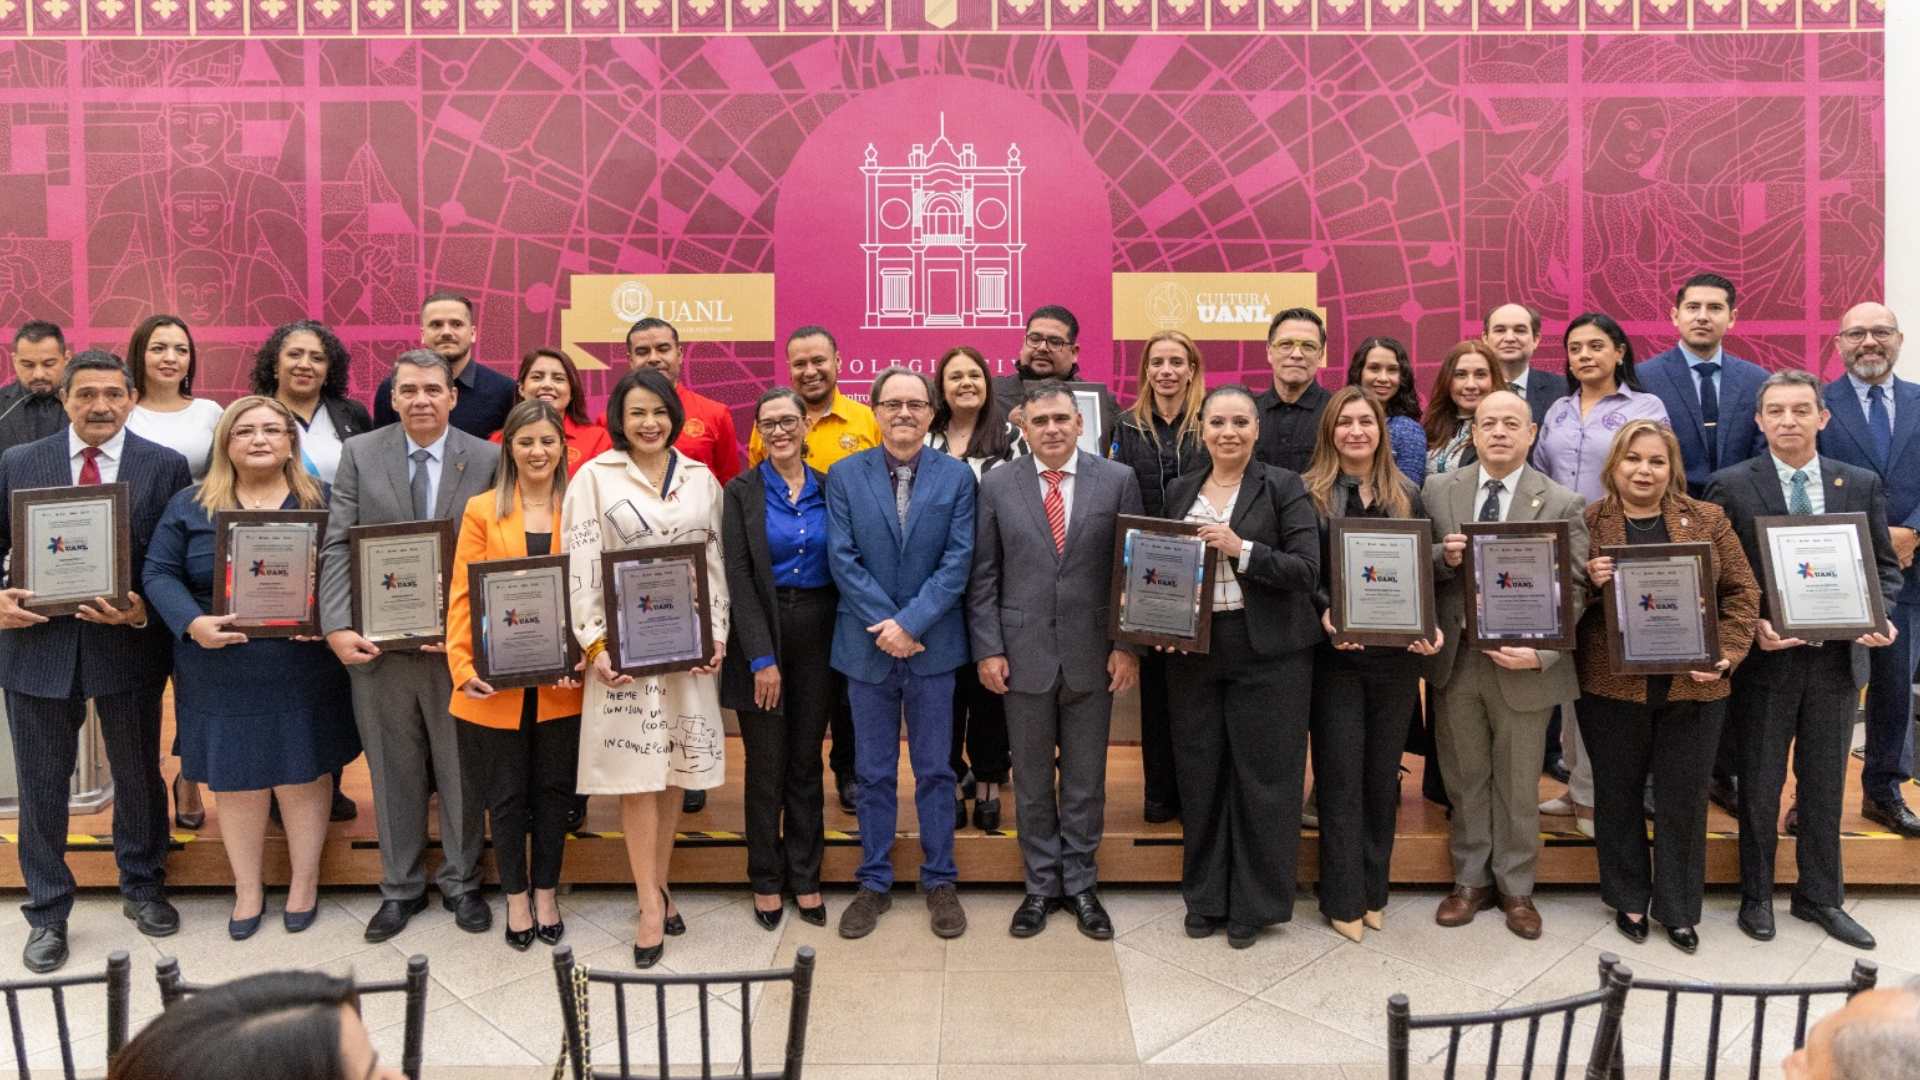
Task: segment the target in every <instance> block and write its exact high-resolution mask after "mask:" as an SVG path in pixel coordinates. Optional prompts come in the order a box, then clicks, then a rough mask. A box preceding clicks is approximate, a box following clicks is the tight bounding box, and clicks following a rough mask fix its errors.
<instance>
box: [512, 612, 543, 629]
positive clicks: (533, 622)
mask: <svg viewBox="0 0 1920 1080" xmlns="http://www.w3.org/2000/svg"><path fill="white" fill-rule="evenodd" d="M507 625H508V626H539V625H540V616H539V615H538V614H537V613H535V612H531V611H518V610H515V609H513V608H508V609H507Z"/></svg>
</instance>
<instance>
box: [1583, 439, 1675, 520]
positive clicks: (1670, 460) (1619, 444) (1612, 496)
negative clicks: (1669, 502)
mask: <svg viewBox="0 0 1920 1080" xmlns="http://www.w3.org/2000/svg"><path fill="white" fill-rule="evenodd" d="M1642 435H1658V436H1659V437H1660V441H1661V442H1662V443H1663V444H1665V446H1666V448H1667V490H1666V492H1665V493H1664V494H1663V495H1662V496H1661V500H1660V501H1662V502H1665V501H1666V497H1667V496H1669V495H1671V496H1684V495H1685V494H1686V493H1687V468H1686V465H1685V464H1683V463H1682V462H1683V459H1682V458H1681V457H1680V439H1679V437H1678V436H1676V435H1674V433H1673V429H1672V428H1670V427H1668V426H1667V425H1665V424H1663V423H1661V422H1660V421H1658V420H1629V421H1627V424H1626V426H1625V427H1622V428H1621V429H1620V430H1619V432H1618V433H1616V434H1615V435H1614V437H1613V445H1612V446H1609V447H1608V448H1607V463H1606V465H1605V466H1604V467H1602V468H1601V470H1600V486H1602V487H1604V488H1606V489H1607V501H1608V502H1610V503H1612V504H1614V505H1615V506H1620V507H1624V506H1626V500H1625V499H1623V498H1621V497H1620V488H1619V485H1617V484H1616V483H1615V482H1614V479H1613V471H1614V470H1615V469H1617V468H1619V467H1620V462H1622V461H1624V460H1625V459H1626V456H1627V448H1628V447H1629V446H1631V445H1633V440H1635V439H1637V438H1639V437H1640V436H1642Z"/></svg>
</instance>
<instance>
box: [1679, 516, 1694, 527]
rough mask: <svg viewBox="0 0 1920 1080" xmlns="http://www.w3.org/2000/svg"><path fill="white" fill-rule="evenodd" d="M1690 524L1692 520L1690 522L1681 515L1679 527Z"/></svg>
mask: <svg viewBox="0 0 1920 1080" xmlns="http://www.w3.org/2000/svg"><path fill="white" fill-rule="evenodd" d="M1691 524H1693V523H1692V522H1690V521H1688V520H1687V519H1686V518H1684V517H1682V518H1681V519H1680V527H1681V528H1683V529H1684V528H1686V527H1687V526H1689V525H1691Z"/></svg>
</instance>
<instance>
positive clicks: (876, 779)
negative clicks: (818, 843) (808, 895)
mask: <svg viewBox="0 0 1920 1080" xmlns="http://www.w3.org/2000/svg"><path fill="white" fill-rule="evenodd" d="M847 696H848V698H849V699H850V700H851V701H852V704H853V771H854V776H855V777H856V778H857V779H858V780H859V781H860V789H859V792H858V794H857V795H856V797H855V805H856V806H857V807H858V810H859V815H858V816H859V818H860V875H859V876H860V885H861V887H862V888H867V889H873V890H874V891H876V892H885V891H887V890H888V889H890V888H892V887H893V835H894V830H895V828H896V827H897V826H898V825H899V812H900V806H899V802H900V799H899V793H898V791H897V787H898V785H899V778H900V719H901V714H902V712H903V711H904V712H905V715H906V722H907V759H908V760H909V761H911V762H912V763H913V783H914V789H913V806H914V809H915V810H916V811H917V812H918V813H919V816H920V853H921V862H920V887H921V888H923V889H932V888H934V887H935V886H937V885H951V884H953V879H954V877H955V876H956V875H957V873H958V872H957V871H956V870H955V869H954V866H953V785H954V777H953V766H952V764H950V763H949V762H948V760H947V758H948V755H949V754H950V753H952V750H953V672H951V671H947V672H942V673H941V674H939V675H915V674H913V673H912V672H911V671H909V670H907V663H906V661H904V660H895V661H894V662H893V668H892V670H891V671H889V672H887V677H886V679H885V680H884V681H882V682H877V683H870V682H862V681H861V680H859V679H854V678H849V679H848V680H847Z"/></svg>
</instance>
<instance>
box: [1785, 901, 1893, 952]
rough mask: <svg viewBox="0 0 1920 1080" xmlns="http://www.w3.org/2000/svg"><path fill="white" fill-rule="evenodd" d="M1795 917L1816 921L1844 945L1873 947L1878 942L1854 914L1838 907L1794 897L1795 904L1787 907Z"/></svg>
mask: <svg viewBox="0 0 1920 1080" xmlns="http://www.w3.org/2000/svg"><path fill="white" fill-rule="evenodd" d="M1787 910H1788V911H1790V912H1792V913H1793V917H1794V918H1796V919H1799V920H1801V921H1803V922H1810V923H1814V924H1815V925H1817V926H1819V927H1820V929H1822V930H1825V931H1826V932H1827V936H1828V937H1830V938H1832V939H1833V940H1835V941H1838V942H1840V943H1841V944H1843V945H1851V946H1853V947H1854V948H1856V949H1871V948H1873V947H1874V945H1875V944H1876V942H1875V941H1874V940H1873V935H1872V934H1870V933H1868V932H1867V928H1866V927H1864V926H1861V925H1860V924H1859V923H1857V922H1854V921H1853V916H1851V915H1849V914H1847V913H1846V912H1845V911H1843V910H1841V909H1840V908H1837V907H1829V906H1827V905H1826V904H1815V903H1811V902H1809V901H1806V900H1802V899H1800V898H1799V897H1797V896H1796V897H1794V898H1793V906H1792V907H1790V908H1788V909H1787Z"/></svg>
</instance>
